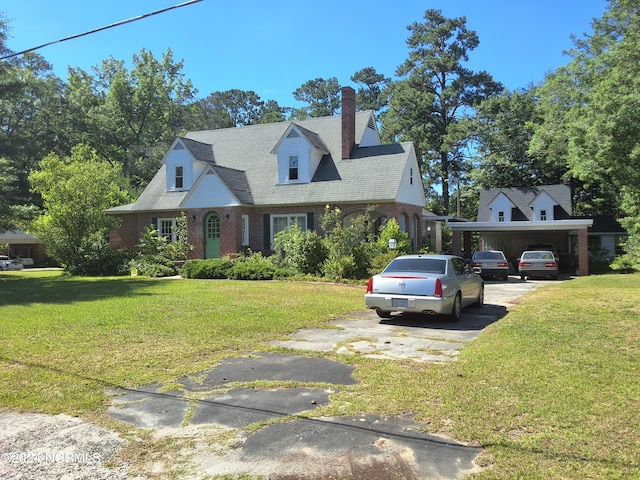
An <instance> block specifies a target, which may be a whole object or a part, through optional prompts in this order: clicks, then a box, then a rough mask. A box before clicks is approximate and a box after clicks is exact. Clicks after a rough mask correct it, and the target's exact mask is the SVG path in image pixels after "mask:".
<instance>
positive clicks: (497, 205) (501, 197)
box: [489, 192, 516, 223]
mask: <svg viewBox="0 0 640 480" xmlns="http://www.w3.org/2000/svg"><path fill="white" fill-rule="evenodd" d="M515 206H516V205H515V204H514V203H513V202H512V201H511V200H509V197H507V196H506V195H505V194H504V193H502V192H500V193H499V194H498V195H497V196H496V198H494V199H493V200H492V201H491V203H489V208H490V209H491V221H492V222H495V223H498V222H510V221H511V211H512V209H513V207H515Z"/></svg>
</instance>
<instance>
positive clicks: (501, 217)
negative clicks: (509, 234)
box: [498, 211, 504, 222]
mask: <svg viewBox="0 0 640 480" xmlns="http://www.w3.org/2000/svg"><path fill="white" fill-rule="evenodd" d="M498 221H499V222H504V212H503V211H499V212H498Z"/></svg>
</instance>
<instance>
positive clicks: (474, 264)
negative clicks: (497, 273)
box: [472, 262, 482, 267]
mask: <svg viewBox="0 0 640 480" xmlns="http://www.w3.org/2000/svg"><path fill="white" fill-rule="evenodd" d="M472 266H473V267H482V264H481V263H480V262H473V265H472Z"/></svg>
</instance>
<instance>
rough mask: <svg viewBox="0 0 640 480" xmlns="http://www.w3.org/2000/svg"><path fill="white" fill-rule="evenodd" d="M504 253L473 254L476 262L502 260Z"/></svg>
mask: <svg viewBox="0 0 640 480" xmlns="http://www.w3.org/2000/svg"><path fill="white" fill-rule="evenodd" d="M503 258H504V255H503V254H502V252H476V253H474V254H473V259H474V260H502V259H503Z"/></svg>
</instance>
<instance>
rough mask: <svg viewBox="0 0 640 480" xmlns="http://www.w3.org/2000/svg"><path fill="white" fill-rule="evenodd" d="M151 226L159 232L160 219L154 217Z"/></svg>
mask: <svg viewBox="0 0 640 480" xmlns="http://www.w3.org/2000/svg"><path fill="white" fill-rule="evenodd" d="M151 226H152V227H153V228H154V229H155V230H158V217H153V218H152V219H151Z"/></svg>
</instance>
